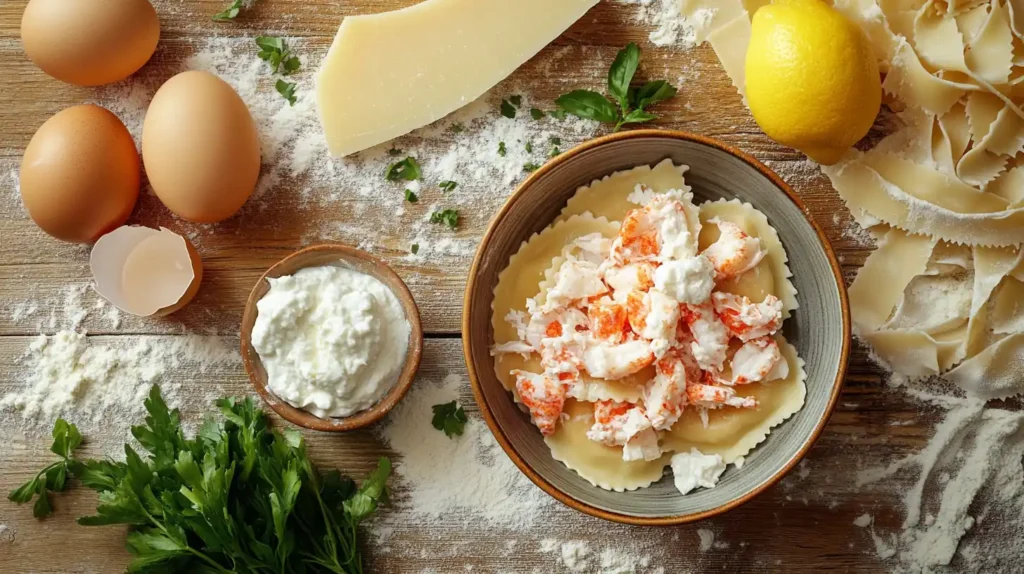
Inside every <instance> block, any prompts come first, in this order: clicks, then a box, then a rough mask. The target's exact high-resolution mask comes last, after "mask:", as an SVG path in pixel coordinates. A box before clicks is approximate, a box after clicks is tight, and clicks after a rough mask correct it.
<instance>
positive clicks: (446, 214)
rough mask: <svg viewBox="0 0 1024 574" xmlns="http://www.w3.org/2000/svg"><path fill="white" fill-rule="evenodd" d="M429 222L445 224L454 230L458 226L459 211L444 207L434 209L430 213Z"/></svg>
mask: <svg viewBox="0 0 1024 574" xmlns="http://www.w3.org/2000/svg"><path fill="white" fill-rule="evenodd" d="M430 222H431V223H442V224H444V225H447V226H448V227H449V228H450V229H452V230H455V229H458V228H459V212H458V211H456V210H454V209H445V210H442V211H435V212H434V213H431V214H430Z"/></svg>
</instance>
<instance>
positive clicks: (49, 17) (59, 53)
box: [21, 0, 160, 86]
mask: <svg viewBox="0 0 1024 574" xmlns="http://www.w3.org/2000/svg"><path fill="white" fill-rule="evenodd" d="M159 40H160V20H159V18H157V15H156V10H154V9H153V6H152V4H150V3H149V2H147V0H73V1H69V0H31V2H29V3H28V6H26V7H25V12H24V14H22V17H21V41H22V44H23V45H24V46H25V53H26V54H27V55H28V57H29V59H30V60H32V62H33V63H35V65H37V66H39V67H40V68H41V69H42V70H43V71H44V72H46V73H47V74H49V75H51V76H53V77H54V78H57V79H58V80H60V81H62V82H68V83H70V84H77V85H79V86H99V85H102V84H109V83H112V82H117V81H120V80H123V79H125V78H127V77H128V76H130V75H132V74H134V73H135V72H137V71H138V70H139V68H141V67H142V66H143V65H144V64H145V63H146V62H147V61H149V58H150V57H151V56H152V55H153V52H155V51H156V45H157V42H159Z"/></svg>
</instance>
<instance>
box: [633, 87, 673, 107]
mask: <svg viewBox="0 0 1024 574" xmlns="http://www.w3.org/2000/svg"><path fill="white" fill-rule="evenodd" d="M677 91H678V90H676V89H675V88H674V87H673V86H672V85H670V84H669V83H668V82H666V81H665V80H655V81H653V82H647V83H646V84H644V85H643V87H642V88H640V89H639V90H638V91H637V94H636V107H637V108H638V109H641V110H642V109H644V108H646V107H647V106H651V105H654V104H656V103H658V102H662V101H665V100H667V99H669V98H671V97H672V96H674V95H676V92H677Z"/></svg>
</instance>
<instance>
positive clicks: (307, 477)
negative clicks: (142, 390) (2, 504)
mask: <svg viewBox="0 0 1024 574" xmlns="http://www.w3.org/2000/svg"><path fill="white" fill-rule="evenodd" d="M216 404H217V406H218V407H219V408H220V413H221V420H219V421H215V420H212V419H211V420H208V421H207V422H206V423H204V424H203V425H202V427H201V428H200V431H199V434H198V436H196V437H195V438H191V439H188V438H186V437H185V435H184V433H183V432H182V429H181V424H180V415H179V414H178V411H177V410H176V409H175V410H171V409H169V408H168V407H167V404H166V403H165V402H164V401H163V398H162V397H161V396H160V390H159V388H158V387H156V386H154V387H153V389H152V390H151V392H150V395H149V398H148V399H147V400H146V403H145V405H146V410H147V411H148V416H147V417H146V420H145V424H143V425H139V426H136V427H133V428H132V434H133V435H135V437H136V439H138V441H139V443H140V444H141V445H142V446H143V448H144V449H145V452H144V453H143V454H139V453H137V452H136V451H135V450H134V449H133V448H131V446H130V445H125V461H124V462H114V461H110V460H104V461H95V460H82V461H80V460H75V459H74V458H73V451H74V449H75V447H76V446H78V445H79V444H80V443H81V435H80V434H79V433H78V429H77V428H75V427H74V425H70V424H68V423H67V422H66V421H63V420H58V421H57V423H56V424H55V425H54V432H53V435H54V436H53V438H54V441H53V446H52V447H51V450H52V451H53V452H55V453H57V454H58V455H60V456H61V460H59V461H57V462H55V463H53V464H51V465H50V466H48V467H46V468H45V469H43V470H42V471H41V472H40V473H38V474H37V475H36V476H35V478H33V479H32V480H30V481H29V482H28V483H26V484H25V485H23V486H22V487H19V488H17V489H15V490H14V491H13V492H11V494H10V495H9V498H10V499H11V500H12V501H15V502H18V503H25V502H29V501H31V500H32V498H33V497H35V496H38V498H37V500H36V502H35V505H34V508H33V513H34V514H35V515H36V516H38V517H43V516H45V515H46V514H48V513H49V512H50V511H51V506H50V500H49V498H48V496H47V491H48V490H59V489H61V488H63V487H64V485H66V484H67V478H68V477H69V476H70V475H73V476H75V477H76V478H78V479H79V480H80V481H81V483H82V484H83V485H85V486H87V487H89V488H92V489H95V490H97V491H99V504H98V506H97V508H96V514H95V515H93V516H86V517H83V518H80V519H79V521H78V522H79V524H82V525H85V526H97V525H106V524H125V525H128V526H129V532H128V535H127V538H126V543H125V544H126V547H127V549H128V551H129V552H130V553H131V555H132V561H131V563H130V564H129V565H128V568H127V570H128V571H129V572H221V573H224V572H235V571H238V572H241V571H244V572H252V573H257V572H333V573H337V574H358V573H360V572H363V561H362V556H361V555H360V550H359V548H360V547H361V546H362V545H361V544H360V540H359V536H360V533H361V530H362V529H361V528H359V526H360V523H362V522H363V521H364V520H365V519H366V518H367V517H369V516H370V515H372V514H373V513H374V512H375V511H376V510H377V508H378V507H379V506H380V505H381V504H383V503H386V502H387V500H388V498H389V496H388V489H387V480H388V477H389V476H390V474H391V463H390V461H389V460H388V459H386V458H382V459H380V460H379V461H378V463H377V468H376V469H375V470H374V471H373V472H371V473H370V475H369V476H368V477H367V478H366V480H365V481H363V483H362V485H361V486H359V487H358V488H357V486H356V483H355V481H353V480H352V479H350V478H346V477H343V476H342V475H341V473H340V472H338V471H337V470H332V471H328V472H321V471H320V470H319V469H318V468H317V467H316V465H315V464H314V463H313V462H312V461H311V460H310V458H309V456H308V455H307V453H306V445H305V441H304V440H303V438H302V435H301V434H299V433H298V432H295V431H294V430H290V429H289V430H285V431H283V432H282V431H278V430H274V429H272V428H271V427H270V426H269V424H268V419H267V416H266V415H265V414H264V412H263V411H262V410H261V409H260V408H259V407H258V406H257V404H256V403H255V402H254V401H253V400H252V399H251V398H246V399H244V400H238V399H221V400H219V401H217V403H216Z"/></svg>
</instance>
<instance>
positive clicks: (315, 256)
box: [241, 245, 423, 432]
mask: <svg viewBox="0 0 1024 574" xmlns="http://www.w3.org/2000/svg"><path fill="white" fill-rule="evenodd" d="M323 265H337V266H339V267H347V268H349V269H352V270H354V271H358V272H360V273H364V274H366V275H369V276H371V277H374V278H376V279H377V280H378V281H380V282H381V283H383V284H384V285H385V286H387V287H388V289H391V291H392V292H393V293H394V294H395V296H396V297H398V301H399V302H400V303H401V304H402V309H403V310H404V311H405V318H406V320H408V321H409V326H410V330H409V349H408V351H407V352H406V357H405V367H404V368H403V369H402V372H401V374H400V375H399V377H398V382H397V383H395V386H394V387H392V388H391V390H390V391H388V394H386V395H384V397H383V398H382V399H381V400H379V401H377V403H376V404H375V405H373V406H372V407H370V408H368V409H366V410H363V411H359V412H358V413H355V414H353V415H351V416H347V417H336V418H335V417H331V418H323V417H318V416H316V415H314V414H313V413H310V412H308V411H304V410H302V409H299V408H296V407H293V406H292V405H290V404H288V403H287V402H285V401H283V400H281V399H279V398H278V397H277V396H275V395H274V393H273V392H272V391H271V390H270V389H269V388H267V371H266V369H264V368H263V363H262V362H261V361H260V356H259V354H258V353H257V352H256V349H254V348H253V346H252V327H253V325H254V324H255V323H256V315H257V309H256V302H257V301H259V300H260V299H262V298H263V296H264V295H266V294H267V291H269V290H270V283H269V282H267V279H268V278H272V277H281V276H283V275H291V274H293V273H295V272H296V271H298V270H300V269H303V268H305V267H320V266H323ZM241 338H242V362H243V363H244V364H245V371H246V373H248V375H249V381H250V382H252V386H253V388H255V389H256V392H257V393H258V394H259V395H260V397H261V398H262V399H263V401H264V402H266V403H267V405H269V406H270V408H272V409H274V411H275V412H276V413H277V414H279V415H281V417H282V418H283V419H285V420H286V421H288V422H290V423H292V424H295V425H298V426H301V427H305V428H308V429H313V430H320V431H335V432H338V431H350V430H355V429H358V428H362V427H365V426H367V425H370V424H373V423H375V422H377V421H378V420H380V419H381V418H382V417H383V416H384V415H386V414H387V413H388V411H390V410H391V409H392V408H394V406H395V405H397V404H398V401H400V400H402V397H404V396H405V393H406V392H407V391H408V390H409V387H411V386H412V381H413V378H414V377H415V376H416V370H417V369H419V366H420V358H421V356H422V355H423V328H422V327H421V325H420V313H419V309H418V308H417V307H416V301H415V300H414V299H413V298H412V293H410V292H409V288H408V287H407V286H406V285H405V282H403V281H402V279H401V278H400V277H399V276H398V275H397V274H396V273H395V272H394V271H393V270H392V269H391V268H390V267H388V266H387V264H386V263H384V262H383V261H381V260H379V259H377V258H376V257H374V256H372V255H370V254H369V253H366V252H365V251H361V250H359V249H355V248H353V247H347V246H345V245H314V246H312V247H306V248H305V249H301V250H299V251H296V252H295V253H293V254H291V255H289V256H288V257H285V258H284V259H282V260H281V261H279V262H278V263H277V264H276V265H274V266H273V267H271V268H270V269H269V270H267V272H266V273H264V274H263V276H262V277H260V280H259V282H257V283H256V286H255V287H253V289H252V292H251V293H250V294H249V300H248V301H247V302H246V304H245V312H244V313H243V314H242V329H241Z"/></svg>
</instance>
